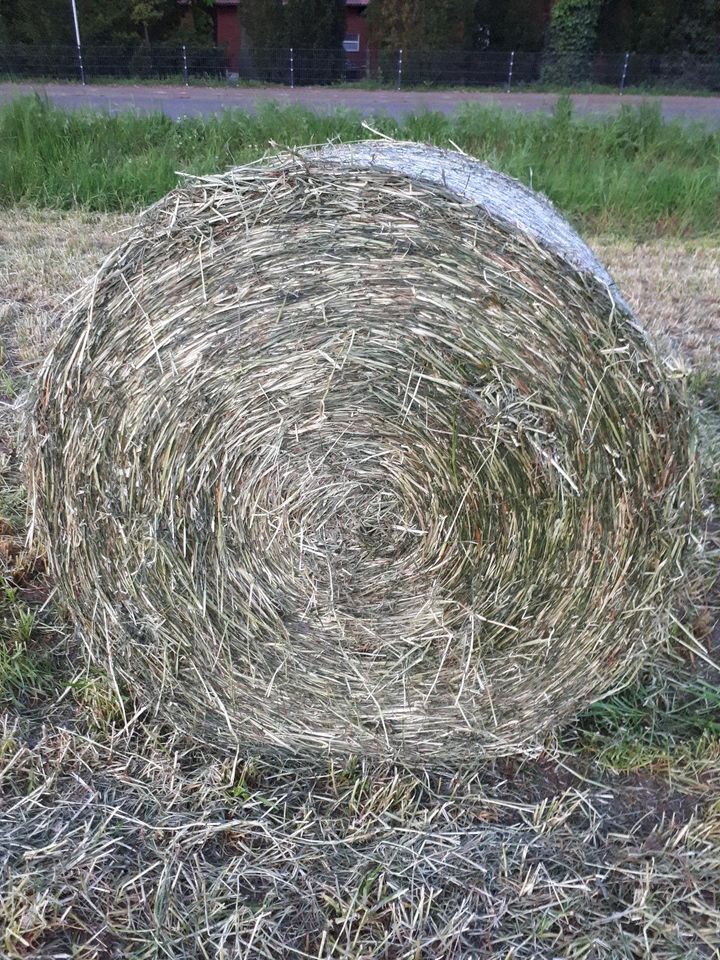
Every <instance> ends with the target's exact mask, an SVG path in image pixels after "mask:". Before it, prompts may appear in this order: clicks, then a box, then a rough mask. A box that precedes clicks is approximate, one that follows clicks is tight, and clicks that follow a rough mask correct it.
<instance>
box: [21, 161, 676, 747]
mask: <svg viewBox="0 0 720 960" xmlns="http://www.w3.org/2000/svg"><path fill="white" fill-rule="evenodd" d="M680 391H681V388H680V387H679V386H678V384H677V383H676V382H674V381H673V380H672V379H669V378H668V376H667V374H666V372H665V371H664V370H663V369H661V367H660V366H659V364H658V362H657V361H656V359H655V356H654V354H653V351H652V349H651V347H650V346H649V345H648V342H647V340H646V337H645V335H644V333H643V331H642V330H641V329H640V328H639V326H638V325H637V323H636V322H635V321H634V320H633V318H632V316H631V315H630V313H629V311H628V310H627V307H626V306H625V304H624V303H623V301H622V299H621V298H620V296H619V294H618V293H617V291H616V290H615V289H614V287H613V285H612V281H611V280H610V278H609V277H608V276H607V274H606V273H605V272H604V270H603V269H602V267H601V266H600V265H599V264H598V263H597V261H596V260H595V259H594V257H593V255H592V254H591V253H590V251H589V250H588V248H587V247H585V245H584V244H583V243H582V241H580V239H579V238H578V237H577V235H576V234H574V233H573V231H572V230H571V229H570V228H569V227H568V225H567V224H566V223H565V222H564V221H563V220H562V218H560V217H559V216H558V215H557V213H556V212H555V211H554V210H553V209H552V208H551V207H550V206H549V204H547V203H546V202H544V201H542V200H541V199H539V198H537V197H536V196H535V195H533V194H532V193H530V192H529V191H527V190H526V189H525V188H523V187H521V186H520V185H519V184H517V183H515V182H514V181H509V180H508V179H507V178H505V177H500V176H499V175H497V174H494V173H492V172H491V171H488V170H487V168H485V167H483V166H482V165H481V164H478V163H476V162H475V161H473V160H471V159H469V158H467V157H465V156H464V155H461V154H457V153H453V152H449V151H440V150H433V149H431V148H425V147H420V146H417V145H412V144H396V143H368V144H358V145H355V146H353V147H328V148H324V149H321V150H319V151H308V152H305V153H303V154H300V155H278V156H275V157H272V158H268V159H266V160H265V161H263V162H261V163H259V164H253V165H250V166H247V167H243V168H239V169H236V170H233V171H231V172H229V173H227V174H225V175H223V176H218V177H208V178H203V179H198V180H195V181H189V182H188V183H187V185H185V186H182V187H181V188H180V189H178V190H176V191H174V192H173V193H171V194H170V195H169V196H168V197H167V198H165V200H163V201H162V202H161V203H159V204H158V205H156V206H155V207H153V208H151V209H150V210H149V211H148V212H147V213H146V214H145V215H144V217H143V218H142V220H141V221H140V224H139V226H138V228H137V230H136V231H135V232H134V233H133V234H132V235H131V236H130V237H129V238H128V239H127V240H126V241H125V242H124V243H123V244H122V245H121V246H120V247H119V248H118V249H117V250H116V251H115V252H114V253H113V254H112V255H111V256H110V257H108V259H107V260H106V261H105V262H104V264H103V266H102V268H101V270H100V272H99V273H98V275H97V277H96V278H95V280H94V281H93V282H92V283H91V284H90V285H89V286H88V287H87V288H86V290H85V291H84V292H83V294H82V296H81V297H80V299H79V300H78V302H77V304H76V305H75V307H74V308H73V310H72V312H71V313H70V315H69V316H67V317H66V319H65V321H64V323H63V325H62V327H61V330H60V332H59V335H58V337H57V340H56V343H55V346H54V348H53V350H52V352H51V354H50V355H49V357H48V360H47V362H46V363H45V366H44V368H43V371H42V374H41V376H40V379H39V383H38V385H37V389H36V393H35V397H34V408H33V417H32V423H31V430H30V485H31V493H32V496H33V502H34V510H35V518H36V522H37V525H38V528H39V529H40V530H41V532H42V536H43V537H44V539H45V541H46V546H47V550H48V554H49V557H50V560H51V564H52V569H53V572H54V575H55V577H56V578H57V581H58V584H59V586H60V589H61V595H62V597H63V598H64V601H65V602H66V604H67V606H68V608H69V609H70V611H71V613H72V616H73V618H74V621H75V623H76V626H77V630H78V633H79V635H80V636H81V637H82V638H83V640H84V641H85V642H86V644H87V646H88V648H89V650H90V651H91V652H92V654H93V655H94V656H95V657H97V658H99V659H100V660H101V661H103V662H106V663H107V662H108V661H110V664H109V665H110V666H111V668H112V671H113V675H114V676H116V677H118V678H122V679H124V680H125V681H126V682H127V684H128V685H129V686H130V687H131V688H132V689H133V690H135V691H137V692H138V694H139V696H140V697H141V698H142V699H144V700H145V701H146V702H147V703H150V704H152V705H153V706H154V709H156V710H157V712H158V714H159V715H161V716H162V717H164V718H165V719H167V720H169V721H170V722H172V723H173V724H175V725H178V726H181V727H183V728H184V729H187V730H188V731H191V732H194V733H197V734H199V735H201V736H202V737H204V738H207V739H210V740H213V741H216V742H219V743H221V744H228V745H234V744H235V743H241V744H250V745H254V746H256V747H260V748H289V749H293V750H312V751H327V750H330V751H333V752H340V753H342V752H356V751H357V752H362V753H368V754H381V755H393V756H397V757H402V758H406V759H422V760H428V761H429V760H442V761H452V762H454V761H463V760H466V759H468V758H474V757H480V756H487V755H490V754H498V753H505V752H509V751H511V750H513V749H515V748H517V747H518V746H519V745H521V744H524V743H526V742H527V741H528V739H530V738H532V737H534V736H536V735H537V734H538V733H540V732H542V731H544V730H546V729H548V728H549V727H550V726H551V725H552V724H554V723H555V722H557V721H558V720H560V719H562V718H564V717H567V716H568V715H570V714H572V713H573V712H575V711H576V710H577V709H578V708H579V707H581V706H582V705H584V704H586V703H587V702H588V701H589V700H591V699H592V698H593V697H594V696H597V695H598V694H600V693H602V692H603V691H606V690H607V689H608V688H609V686H610V685H612V684H613V682H614V681H615V680H617V678H618V676H619V675H621V674H624V673H626V672H627V671H628V669H630V668H631V667H632V666H633V665H634V664H635V663H636V662H637V658H638V655H639V653H640V652H641V651H642V650H643V649H644V648H645V647H646V646H647V645H648V644H650V643H653V642H655V641H657V640H658V639H661V638H662V637H663V636H664V635H665V632H666V629H667V624H666V619H667V612H668V605H669V603H670V601H671V599H672V596H673V592H674V589H675V586H676V584H677V582H678V581H679V579H681V577H682V558H683V552H684V549H685V545H686V541H687V516H688V510H689V508H690V507H691V505H692V500H693V481H692V473H693V471H692V465H691V458H690V454H689V444H690V424H689V419H688V416H687V413H686V410H685V407H684V405H683V402H682V396H681V392H680Z"/></svg>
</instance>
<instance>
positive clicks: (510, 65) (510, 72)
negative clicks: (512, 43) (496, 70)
mask: <svg viewBox="0 0 720 960" xmlns="http://www.w3.org/2000/svg"><path fill="white" fill-rule="evenodd" d="M514 66H515V51H514V50H511V51H510V62H509V63H508V78H507V92H508V93H510V90H511V89H512V77H513V67H514Z"/></svg>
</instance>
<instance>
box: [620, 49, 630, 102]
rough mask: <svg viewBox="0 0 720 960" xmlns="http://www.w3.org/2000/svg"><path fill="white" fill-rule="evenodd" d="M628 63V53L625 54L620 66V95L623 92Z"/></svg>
mask: <svg viewBox="0 0 720 960" xmlns="http://www.w3.org/2000/svg"><path fill="white" fill-rule="evenodd" d="M629 63H630V53H629V52H628V53H626V54H625V60H624V61H623V68H622V77H621V78H620V96H622V95H623V93H625V81H626V80H627V72H628V64H629Z"/></svg>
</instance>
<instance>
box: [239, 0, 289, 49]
mask: <svg viewBox="0 0 720 960" xmlns="http://www.w3.org/2000/svg"><path fill="white" fill-rule="evenodd" d="M238 16H239V17H240V23H241V24H242V26H243V28H244V30H245V32H246V34H247V35H248V37H249V38H250V42H251V43H252V46H253V49H254V50H263V49H265V50H267V49H271V48H272V47H283V46H286V44H287V28H286V23H285V9H284V7H283V4H282V0H240V4H239V6H238Z"/></svg>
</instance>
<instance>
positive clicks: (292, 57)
mask: <svg viewBox="0 0 720 960" xmlns="http://www.w3.org/2000/svg"><path fill="white" fill-rule="evenodd" d="M290 89H291V90H294V89H295V50H294V48H293V47H290Z"/></svg>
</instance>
